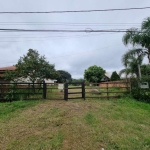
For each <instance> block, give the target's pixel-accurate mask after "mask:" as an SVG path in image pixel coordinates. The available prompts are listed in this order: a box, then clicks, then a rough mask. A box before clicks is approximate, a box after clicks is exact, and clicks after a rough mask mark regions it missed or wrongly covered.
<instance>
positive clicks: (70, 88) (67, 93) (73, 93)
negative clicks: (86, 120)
mask: <svg viewBox="0 0 150 150" xmlns="http://www.w3.org/2000/svg"><path fill="white" fill-rule="evenodd" d="M64 99H65V100H68V99H85V84H84V82H82V83H65V84H64Z"/></svg>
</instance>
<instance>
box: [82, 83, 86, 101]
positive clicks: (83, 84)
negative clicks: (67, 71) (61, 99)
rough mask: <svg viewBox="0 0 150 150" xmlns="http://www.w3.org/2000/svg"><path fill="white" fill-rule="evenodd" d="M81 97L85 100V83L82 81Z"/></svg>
mask: <svg viewBox="0 0 150 150" xmlns="http://www.w3.org/2000/svg"><path fill="white" fill-rule="evenodd" d="M82 98H84V100H85V83H84V82H83V83H82Z"/></svg>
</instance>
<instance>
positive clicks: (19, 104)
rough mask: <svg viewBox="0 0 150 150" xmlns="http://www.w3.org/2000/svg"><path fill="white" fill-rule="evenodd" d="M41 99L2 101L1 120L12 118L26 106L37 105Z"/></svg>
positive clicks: (0, 108)
mask: <svg viewBox="0 0 150 150" xmlns="http://www.w3.org/2000/svg"><path fill="white" fill-rule="evenodd" d="M38 103H39V101H33V100H32V101H31V100H30V101H13V102H5V103H0V120H3V119H4V120H5V119H10V117H13V116H14V115H15V114H17V113H20V111H23V110H25V109H26V108H29V107H32V106H35V105H36V104H38Z"/></svg>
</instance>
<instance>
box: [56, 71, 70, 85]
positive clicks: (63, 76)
mask: <svg viewBox="0 0 150 150" xmlns="http://www.w3.org/2000/svg"><path fill="white" fill-rule="evenodd" d="M57 72H58V73H59V77H58V78H57V82H59V83H65V82H70V81H71V80H72V78H71V74H70V73H69V72H67V71H64V70H58V71H57Z"/></svg>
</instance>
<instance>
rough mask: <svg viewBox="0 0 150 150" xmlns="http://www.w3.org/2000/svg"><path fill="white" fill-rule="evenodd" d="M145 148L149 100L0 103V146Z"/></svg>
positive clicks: (16, 149) (24, 149)
mask: <svg viewBox="0 0 150 150" xmlns="http://www.w3.org/2000/svg"><path fill="white" fill-rule="evenodd" d="M102 148H104V149H106V150H109V149H110V150H113V149H114V150H116V149H119V150H124V149H125V150H134V149H136V150H141V149H142V150H149V149H150V104H147V103H143V102H138V101H135V100H133V99H132V98H122V99H118V100H85V101H84V100H73V101H63V100H62V101H61V100H60V101H54V100H51V101H50V100H46V101H44V100H42V101H16V102H12V103H0V150H1V149H2V150H6V149H7V150H20V149H21V150H35V149H37V150H38V149H39V150H40V149H41V150H50V149H54V150H57V149H61V150H101V149H102Z"/></svg>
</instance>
